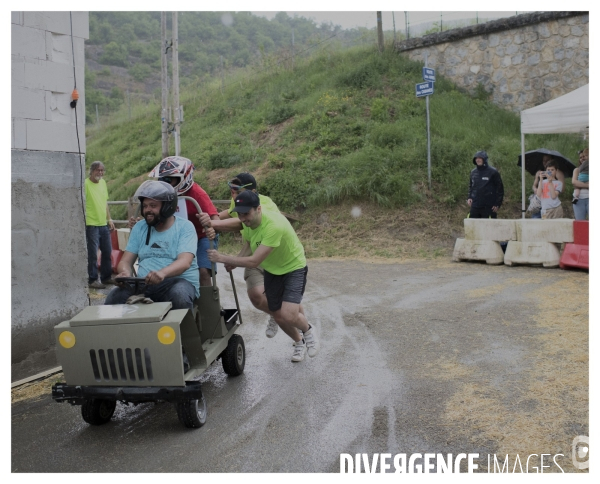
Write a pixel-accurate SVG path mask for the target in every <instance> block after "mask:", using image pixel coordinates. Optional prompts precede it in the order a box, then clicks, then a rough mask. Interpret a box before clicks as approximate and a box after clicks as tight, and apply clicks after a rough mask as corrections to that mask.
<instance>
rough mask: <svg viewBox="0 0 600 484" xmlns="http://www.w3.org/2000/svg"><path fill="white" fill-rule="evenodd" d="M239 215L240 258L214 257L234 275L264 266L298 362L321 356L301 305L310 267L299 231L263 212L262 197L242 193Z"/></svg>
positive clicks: (211, 254) (275, 312)
mask: <svg viewBox="0 0 600 484" xmlns="http://www.w3.org/2000/svg"><path fill="white" fill-rule="evenodd" d="M233 210H234V211H235V212H236V213H237V214H238V217H239V219H240V221H241V222H242V224H243V226H244V228H243V230H242V237H243V239H244V246H243V247H242V250H241V252H240V254H238V256H236V257H234V256H228V255H224V254H220V253H219V252H217V251H216V250H209V251H208V258H209V259H210V260H211V261H212V262H221V263H223V264H225V268H226V269H227V270H228V271H230V270H232V269H233V268H235V267H251V268H253V267H258V266H260V267H262V268H263V269H264V274H265V275H264V277H265V279H264V284H265V294H266V297H267V304H268V310H269V313H270V314H271V315H272V316H273V318H274V319H275V321H276V323H277V324H278V325H279V326H280V327H281V329H282V330H283V331H284V332H285V333H286V334H287V335H288V336H289V337H290V338H292V339H293V340H294V354H293V355H292V361H293V362H297V361H302V360H303V359H304V354H305V353H306V352H308V356H310V357H313V356H315V355H316V354H317V352H318V343H317V340H316V337H315V334H314V330H313V327H312V326H311V325H310V324H309V323H308V321H307V320H306V316H305V315H304V309H303V308H302V304H301V301H302V295H303V294H304V290H305V288H306V274H307V272H308V267H307V266H306V258H305V256H304V247H303V246H302V244H301V243H300V240H299V239H298V236H297V235H296V232H295V231H294V229H293V228H292V226H291V225H290V223H289V222H288V220H287V219H286V218H285V217H284V216H283V215H281V213H278V212H272V211H267V210H265V211H263V210H262V207H261V205H260V199H259V197H258V195H257V194H256V193H254V192H252V191H245V192H242V193H240V194H239V195H238V196H237V197H236V198H235V208H234V209H233ZM247 254H251V255H247ZM299 331H300V332H302V335H301V334H300V333H299Z"/></svg>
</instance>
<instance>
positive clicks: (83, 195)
mask: <svg viewBox="0 0 600 484" xmlns="http://www.w3.org/2000/svg"><path fill="white" fill-rule="evenodd" d="M69 21H70V22H71V53H72V55H73V89H74V90H75V89H77V75H76V74H75V45H74V43H73V12H69ZM77 119H78V118H77V104H75V133H76V135H77V152H78V154H79V174H80V177H79V179H80V180H82V182H81V213H82V214H83V223H84V224H85V205H84V204H83V199H84V197H85V192H84V187H85V180H84V177H83V172H84V170H83V157H82V153H81V143H80V141H79V124H78V122H77Z"/></svg>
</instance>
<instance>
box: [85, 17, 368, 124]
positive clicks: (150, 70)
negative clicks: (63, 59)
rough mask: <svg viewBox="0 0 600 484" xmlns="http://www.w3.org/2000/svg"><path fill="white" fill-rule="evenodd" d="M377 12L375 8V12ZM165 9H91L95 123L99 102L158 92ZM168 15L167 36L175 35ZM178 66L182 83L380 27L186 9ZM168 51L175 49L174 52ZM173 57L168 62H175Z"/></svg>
mask: <svg viewBox="0 0 600 484" xmlns="http://www.w3.org/2000/svg"><path fill="white" fill-rule="evenodd" d="M371 15H373V16H374V15H375V12H372V13H371ZM160 18H161V16H160V12H90V36H89V39H87V40H86V42H85V57H86V74H85V75H86V98H87V99H88V103H87V105H86V119H87V123H88V124H92V123H94V122H96V106H98V111H99V113H100V115H101V116H103V115H107V114H109V113H111V112H113V111H114V110H116V109H118V107H119V106H120V105H121V104H123V103H126V102H128V99H127V98H128V97H129V98H132V99H131V100H133V101H134V102H135V101H140V100H147V99H149V98H153V97H154V98H156V99H159V98H160V70H161V69H160V66H161V61H160V51H161V41H160V37H161V36H160ZM171 19H172V16H171V13H169V14H168V15H167V38H168V39H171V35H172V27H171V22H172V20H171ZM178 26H179V35H178V38H179V51H178V52H179V73H180V83H181V85H182V86H184V85H187V84H188V83H189V82H192V81H194V80H199V79H207V78H208V77H210V76H213V77H218V76H219V75H220V72H221V60H222V68H223V70H224V71H225V75H226V76H229V75H230V72H231V71H234V70H237V69H239V68H244V67H250V66H259V65H262V64H265V63H268V62H273V61H275V62H285V59H286V58H289V57H291V47H292V45H291V44H292V32H293V36H294V44H295V49H294V51H295V55H297V56H298V55H302V53H303V52H310V51H311V50H312V48H313V47H314V46H315V45H317V44H318V43H319V42H321V41H323V40H324V39H329V40H328V44H329V45H330V46H331V47H332V48H337V49H341V48H343V47H345V46H347V45H348V44H349V43H350V44H352V45H358V44H360V43H362V42H366V43H370V44H373V43H375V42H376V33H375V30H374V29H372V30H367V29H364V28H357V29H350V30H342V29H341V27H339V26H334V25H332V24H326V23H323V24H320V25H317V24H316V23H315V22H314V21H313V20H311V19H306V18H304V17H293V18H292V17H289V16H288V15H287V14H286V13H285V12H279V13H278V14H277V15H276V16H275V17H274V18H273V19H272V20H267V19H266V18H263V17H258V16H256V15H252V14H251V13H250V12H230V13H226V12H180V13H179V21H178ZM169 58H170V55H169ZM169 62H170V61H169Z"/></svg>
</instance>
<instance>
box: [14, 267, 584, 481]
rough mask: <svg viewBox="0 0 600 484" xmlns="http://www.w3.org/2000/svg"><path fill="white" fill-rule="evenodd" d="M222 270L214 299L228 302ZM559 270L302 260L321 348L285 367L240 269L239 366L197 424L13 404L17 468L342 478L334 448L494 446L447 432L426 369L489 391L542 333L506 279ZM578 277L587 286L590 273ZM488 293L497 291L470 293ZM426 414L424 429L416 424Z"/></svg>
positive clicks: (523, 364) (440, 398) (279, 339)
mask: <svg viewBox="0 0 600 484" xmlns="http://www.w3.org/2000/svg"><path fill="white" fill-rule="evenodd" d="M223 272H224V271H221V273H220V274H219V277H218V281H219V286H220V288H221V299H222V304H223V306H224V307H234V303H233V294H232V291H231V287H230V284H229V278H228V277H226V276H225V274H223ZM550 272H551V273H552V275H553V277H547V276H546V275H547V274H550ZM561 277H573V276H572V274H567V271H559V270H557V269H554V270H551V269H550V270H549V269H541V268H528V267H518V268H514V267H513V268H508V267H504V266H499V267H496V266H486V265H480V264H469V263H456V264H452V263H446V262H443V263H440V262H435V261H429V262H428V261H423V262H406V263H401V264H373V263H368V262H354V261H330V260H325V261H310V263H309V273H308V285H307V291H306V294H305V301H304V305H305V310H306V314H307V317H308V319H309V321H310V322H311V323H312V324H313V325H314V326H315V327H316V328H317V335H318V336H319V340H320V345H321V349H320V353H319V355H318V356H317V357H315V358H312V359H311V358H308V356H307V357H306V359H305V361H303V362H301V363H295V364H294V363H291V361H290V357H291V354H292V347H291V340H290V339H289V338H288V337H287V336H286V335H285V334H284V333H283V332H282V331H279V333H278V334H277V335H276V337H275V338H273V339H268V338H266V337H265V335H264V329H265V327H266V320H267V318H266V316H265V315H263V314H262V313H260V312H258V311H257V310H255V309H253V308H252V307H251V305H250V303H249V301H248V298H247V297H246V295H245V284H244V283H243V279H242V271H241V270H240V269H238V270H236V271H235V278H236V286H237V288H238V295H239V297H240V304H241V305H242V314H243V318H244V324H243V325H242V326H241V327H240V328H239V330H238V333H239V334H241V335H242V336H243V338H244V340H245V344H246V351H247V359H246V369H245V372H244V374H243V375H241V376H239V377H227V375H226V374H225V373H224V372H223V369H222V367H221V364H220V361H218V362H216V363H215V364H213V366H212V367H211V368H210V369H209V370H208V371H207V372H206V373H205V374H204V375H203V376H202V377H201V378H200V380H201V381H202V382H203V392H204V395H205V398H206V399H207V404H208V420H207V423H206V425H205V426H204V427H202V428H201V429H197V430H190V429H186V428H184V427H183V426H182V425H181V424H180V422H179V421H178V419H177V414H176V412H175V409H174V407H173V406H172V405H170V404H168V403H162V404H141V405H139V406H137V407H133V406H131V407H124V406H122V405H120V404H119V405H118V406H117V410H116V413H115V416H114V417H113V420H112V421H111V422H110V423H108V424H106V425H103V426H99V427H92V426H88V425H87V424H86V423H84V422H83V420H82V419H81V415H80V407H79V406H70V405H69V404H67V403H63V404H57V403H55V402H53V401H52V400H51V398H50V396H49V395H44V396H41V397H40V398H36V399H30V400H26V401H23V402H18V403H15V404H13V405H12V446H11V449H12V465H11V468H12V472H302V473H305V472H339V462H340V457H339V456H340V453H342V452H343V453H350V454H354V453H358V452H367V453H375V452H389V453H391V454H395V453H398V452H406V453H412V452H424V451H431V452H443V453H445V452H455V455H456V453H458V452H471V451H475V450H477V451H486V450H487V451H488V452H492V451H494V448H495V447H494V446H495V443H494V442H489V443H487V444H486V445H484V446H483V447H480V448H479V449H471V448H470V447H469V445H468V439H466V438H465V436H464V435H463V434H460V435H458V437H456V436H453V435H451V432H450V431H449V430H448V429H446V428H445V427H444V425H443V423H442V422H441V421H440V420H439V415H440V413H441V412H443V408H444V404H445V402H446V401H447V399H448V398H450V396H451V395H452V394H453V393H454V392H455V391H456V388H453V387H452V384H451V383H448V382H446V383H444V382H441V383H440V382H438V383H436V384H435V385H433V384H432V382H431V381H429V380H430V379H429V378H428V377H427V376H426V372H425V376H424V372H423V368H425V367H426V366H427V364H428V361H430V360H431V359H434V358H436V357H439V356H440V355H442V354H448V355H459V358H460V361H461V362H462V363H463V364H464V365H467V366H468V365H475V366H476V367H477V368H478V370H479V371H489V372H490V375H491V374H493V375H494V376H493V377H494V378H495V379H496V383H497V384H498V385H501V384H502V383H503V382H507V381H511V379H518V378H519V373H520V372H522V371H526V370H527V367H528V365H531V362H530V360H528V359H527V357H526V355H527V352H528V345H532V344H535V335H536V333H537V332H539V329H536V327H535V325H533V324H531V318H532V315H533V309H532V307H531V301H530V299H528V296H527V294H526V292H524V291H523V287H522V286H519V285H518V284H515V283H514V281H515V278H517V279H518V278H525V279H528V278H529V279H531V280H533V281H535V284H536V287H543V285H544V284H550V283H552V282H556V280H557V278H558V279H559V280H560V278H561ZM577 277H580V278H581V280H582V281H585V283H586V284H587V277H588V276H587V274H584V273H580V274H579V275H578V276H577ZM545 281H547V282H545ZM485 287H492V288H493V290H492V293H493V294H494V295H493V296H492V297H490V296H489V295H486V294H481V295H479V296H478V293H477V291H480V290H481V288H485ZM499 319H501V320H503V321H507V320H508V321H511V322H513V323H514V324H513V325H512V326H511V329H510V332H509V331H508V330H507V329H506V325H500V326H501V327H497V328H495V327H494V325H493V323H494V322H495V321H497V320H499ZM515 333H517V334H518V335H520V336H527V337H519V338H514V336H515ZM528 338H529V339H528ZM423 412H425V413H427V414H428V416H427V418H426V419H425V421H426V424H425V425H422V424H419V425H417V421H418V420H419V418H422V414H423ZM421 422H422V421H421Z"/></svg>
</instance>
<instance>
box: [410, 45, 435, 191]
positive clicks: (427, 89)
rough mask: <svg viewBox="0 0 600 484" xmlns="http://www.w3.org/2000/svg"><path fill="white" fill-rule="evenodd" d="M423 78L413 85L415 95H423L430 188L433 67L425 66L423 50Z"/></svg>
mask: <svg viewBox="0 0 600 484" xmlns="http://www.w3.org/2000/svg"><path fill="white" fill-rule="evenodd" d="M423 80H424V81H426V82H422V83H420V84H417V85H416V86H415V89H416V94H417V97H423V96H425V106H426V110H427V178H428V180H429V189H430V190H431V134H430V129H429V96H431V95H432V94H433V83H434V82H435V69H430V68H429V67H427V52H425V67H423Z"/></svg>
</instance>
